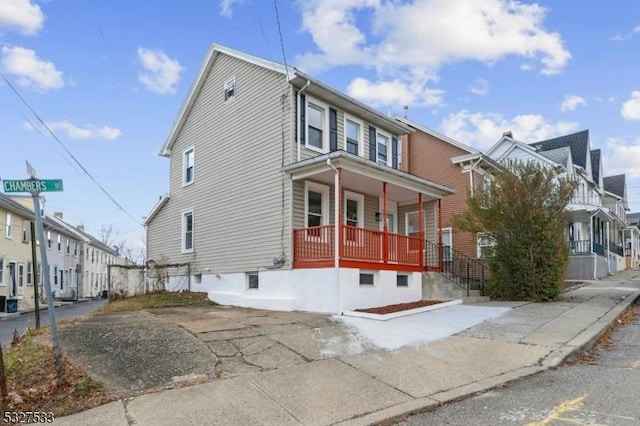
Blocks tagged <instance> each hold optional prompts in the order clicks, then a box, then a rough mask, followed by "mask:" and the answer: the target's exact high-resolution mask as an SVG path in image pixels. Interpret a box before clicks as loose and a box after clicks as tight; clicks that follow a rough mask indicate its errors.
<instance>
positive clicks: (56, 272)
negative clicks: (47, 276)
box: [53, 266, 58, 286]
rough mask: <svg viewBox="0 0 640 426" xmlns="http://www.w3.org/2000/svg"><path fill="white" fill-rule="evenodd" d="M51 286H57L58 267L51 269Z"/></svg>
mask: <svg viewBox="0 0 640 426" xmlns="http://www.w3.org/2000/svg"><path fill="white" fill-rule="evenodd" d="M53 285H55V286H57V285H58V267H57V266H54V267H53Z"/></svg>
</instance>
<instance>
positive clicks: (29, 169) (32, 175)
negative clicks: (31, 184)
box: [25, 160, 38, 179]
mask: <svg viewBox="0 0 640 426" xmlns="http://www.w3.org/2000/svg"><path fill="white" fill-rule="evenodd" d="M25 163H27V174H28V175H29V177H30V178H33V179H37V178H38V175H37V174H36V169H34V168H33V166H32V165H31V164H29V162H28V161H27V160H25Z"/></svg>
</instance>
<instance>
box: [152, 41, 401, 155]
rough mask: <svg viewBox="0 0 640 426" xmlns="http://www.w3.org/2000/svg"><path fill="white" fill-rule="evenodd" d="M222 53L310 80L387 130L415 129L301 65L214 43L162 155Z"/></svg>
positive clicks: (298, 81) (296, 81) (300, 81)
mask: <svg viewBox="0 0 640 426" xmlns="http://www.w3.org/2000/svg"><path fill="white" fill-rule="evenodd" d="M221 54H224V55H228V56H231V57H233V58H236V59H239V60H241V61H245V62H248V63H251V64H253V65H256V66H258V67H261V68H263V69H266V70H270V71H273V72H276V73H279V74H282V78H283V79H284V80H286V81H287V82H288V83H289V84H291V85H293V86H295V87H297V88H302V87H305V85H307V83H309V84H311V87H309V88H308V89H307V90H306V92H307V93H311V94H313V93H314V92H320V93H322V95H323V96H324V97H325V98H327V100H328V101H331V103H333V104H335V105H336V106H339V107H341V108H343V109H345V110H353V109H357V110H358V112H359V114H360V115H362V118H365V119H367V120H368V121H371V122H372V123H374V124H375V123H382V124H383V125H384V126H385V127H386V128H387V130H390V129H393V130H394V131H395V132H397V133H411V132H412V130H411V129H410V128H409V127H407V126H405V125H404V124H401V123H399V122H397V121H396V120H394V119H393V118H392V117H389V116H387V115H384V114H382V113H381V112H379V111H376V110H375V109H373V108H371V107H370V106H368V105H365V104H363V103H362V102H360V101H357V100H355V99H353V98H351V97H350V96H347V95H345V94H344V93H342V92H340V91H339V90H336V89H334V88H332V87H330V86H328V85H326V84H324V83H322V82H321V81H319V80H316V79H315V78H313V77H311V76H309V75H307V74H305V73H303V72H302V71H300V70H298V69H297V68H293V67H288V66H285V65H283V64H280V63H277V62H275V61H271V60H268V59H263V58H260V57H258V56H253V55H249V54H247V53H244V52H240V51H239V50H235V49H231V48H229V47H225V46H222V45H219V44H215V43H214V44H212V45H211V47H210V48H209V51H208V52H207V55H206V56H205V59H204V61H203V62H202V65H201V66H200V70H199V71H198V74H197V76H196V79H195V80H194V82H193V84H192V85H191V88H190V89H189V93H188V94H187V97H186V98H185V100H184V102H183V104H182V107H181V108H180V111H179V112H178V115H177V117H176V120H175V121H174V123H173V126H172V127H171V132H170V133H169V136H168V137H167V140H166V141H165V143H164V144H163V145H162V149H161V150H160V155H162V156H165V157H166V156H168V155H170V154H171V148H172V147H173V144H174V143H175V141H176V139H177V137H178V134H179V133H180V130H181V129H182V126H183V125H184V123H185V121H186V120H187V117H188V116H189V112H190V111H191V108H192V107H193V105H194V103H195V101H196V98H197V95H198V92H200V90H201V89H202V86H204V83H205V81H206V80H207V76H208V74H209V71H210V70H211V68H212V67H213V65H214V64H215V61H216V59H217V58H218V57H219V56H220V55H221Z"/></svg>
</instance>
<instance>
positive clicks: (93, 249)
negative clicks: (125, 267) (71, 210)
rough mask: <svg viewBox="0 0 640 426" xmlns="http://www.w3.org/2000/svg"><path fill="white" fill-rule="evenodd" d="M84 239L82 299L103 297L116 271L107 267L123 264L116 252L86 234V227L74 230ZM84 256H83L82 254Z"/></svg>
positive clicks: (80, 291)
mask: <svg viewBox="0 0 640 426" xmlns="http://www.w3.org/2000/svg"><path fill="white" fill-rule="evenodd" d="M74 229H75V231H76V232H78V233H79V234H80V235H82V236H83V238H84V244H83V251H84V259H83V262H82V271H83V272H82V273H81V274H80V275H81V277H80V290H79V294H80V297H103V296H104V295H105V294H106V293H105V292H107V291H108V283H109V278H108V276H107V274H108V273H110V274H111V278H112V279H113V278H114V275H115V271H109V268H108V267H107V265H113V264H116V263H122V262H121V261H122V259H120V258H119V257H118V254H117V253H116V250H114V249H113V248H111V247H109V246H107V245H106V244H104V243H103V242H102V241H100V240H99V239H97V238H96V237H94V236H93V235H91V234H89V233H88V232H86V230H85V227H84V225H79V226H77V227H75V228H74ZM81 256H82V254H81Z"/></svg>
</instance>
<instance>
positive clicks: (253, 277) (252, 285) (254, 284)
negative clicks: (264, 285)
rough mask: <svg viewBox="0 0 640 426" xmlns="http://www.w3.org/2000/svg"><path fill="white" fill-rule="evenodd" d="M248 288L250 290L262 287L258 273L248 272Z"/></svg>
mask: <svg viewBox="0 0 640 426" xmlns="http://www.w3.org/2000/svg"><path fill="white" fill-rule="evenodd" d="M247 288H248V289H249V290H258V289H259V288H260V280H259V277H258V274H257V273H255V272H249V273H247Z"/></svg>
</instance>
